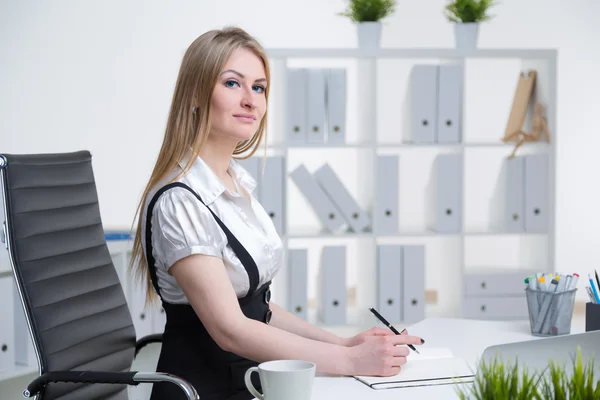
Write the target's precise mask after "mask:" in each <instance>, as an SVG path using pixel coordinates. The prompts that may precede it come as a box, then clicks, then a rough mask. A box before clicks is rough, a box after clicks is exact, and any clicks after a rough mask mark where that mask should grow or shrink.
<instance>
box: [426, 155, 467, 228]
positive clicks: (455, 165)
mask: <svg viewBox="0 0 600 400" xmlns="http://www.w3.org/2000/svg"><path fill="white" fill-rule="evenodd" d="M430 185H432V187H431V188H432V189H433V190H430V192H429V194H428V195H429V196H432V197H433V198H432V199H429V200H430V201H432V203H431V204H432V205H433V210H430V211H429V213H428V219H429V220H430V227H431V229H433V230H434V231H436V232H444V233H454V232H460V231H461V229H462V160H461V158H460V155H458V154H441V155H439V156H437V158H436V159H435V162H434V166H433V177H432V182H430Z"/></svg>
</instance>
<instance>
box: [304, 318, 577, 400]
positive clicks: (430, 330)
mask: <svg viewBox="0 0 600 400" xmlns="http://www.w3.org/2000/svg"><path fill="white" fill-rule="evenodd" d="M408 331H409V333H410V334H414V335H418V336H421V337H422V338H423V339H425V345H424V346H431V347H447V348H449V349H450V350H451V351H452V352H453V353H454V355H456V356H458V357H461V358H463V359H464V360H465V361H466V362H467V363H468V364H469V365H471V366H472V367H473V368H474V367H475V365H476V364H477V361H478V359H479V357H480V356H481V355H482V354H483V352H484V350H485V349H486V348H487V347H489V346H492V345H495V344H501V343H512V342H521V341H527V340H536V339H540V338H539V337H536V336H532V335H531V334H530V327H529V320H523V321H510V322H507V321H479V320H465V319H454V318H428V319H426V320H423V321H421V322H419V323H417V324H415V325H413V326H411V327H410V328H408ZM584 331H585V328H584V326H583V324H582V323H581V321H577V320H575V319H574V320H573V325H572V328H571V333H580V332H584ZM456 390H457V385H441V386H423V387H416V388H401V389H387V390H374V389H371V388H370V387H368V386H366V385H365V384H363V383H361V382H359V381H357V380H356V379H354V378H352V377H338V376H325V375H318V376H317V377H316V378H315V381H314V387H313V396H312V399H311V400H330V399H333V398H340V399H344V400H354V399H356V400H359V399H360V400H364V399H377V400H392V399H393V400H398V399H400V398H402V399H403V400H409V399H436V400H437V399H457V398H458V396H457V394H456Z"/></svg>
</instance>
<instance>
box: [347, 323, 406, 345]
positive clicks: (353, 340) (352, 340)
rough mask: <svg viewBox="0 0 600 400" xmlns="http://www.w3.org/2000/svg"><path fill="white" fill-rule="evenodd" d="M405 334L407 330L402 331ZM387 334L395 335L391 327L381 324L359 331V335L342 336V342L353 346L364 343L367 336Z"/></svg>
mask: <svg viewBox="0 0 600 400" xmlns="http://www.w3.org/2000/svg"><path fill="white" fill-rule="evenodd" d="M402 334H403V335H406V334H407V332H406V331H404V332H402ZM387 335H395V333H394V332H392V331H391V330H390V329H389V328H382V327H380V326H375V327H373V328H371V329H369V330H366V331H364V332H361V333H359V334H358V335H355V336H352V337H349V338H342V341H341V344H342V346H346V347H352V346H356V345H359V344H361V343H364V342H365V341H366V340H367V338H369V337H372V336H387Z"/></svg>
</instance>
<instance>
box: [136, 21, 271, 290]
mask: <svg viewBox="0 0 600 400" xmlns="http://www.w3.org/2000/svg"><path fill="white" fill-rule="evenodd" d="M239 48H245V49H248V50H250V51H252V52H253V53H254V54H256V56H258V57H259V58H260V59H261V60H262V62H263V65H264V69H265V75H266V76H265V78H266V79H267V85H266V88H265V91H264V94H265V97H266V100H267V103H268V98H269V87H270V85H269V83H270V81H271V76H270V69H269V61H268V56H267V54H266V52H265V50H264V48H263V47H262V46H261V45H260V44H259V43H258V41H257V40H256V39H254V38H253V37H252V36H250V35H249V34H248V33H247V32H246V31H244V30H243V29H240V28H237V27H226V28H224V29H222V30H211V31H208V32H206V33H204V34H202V35H201V36H199V37H198V38H197V39H196V40H194V41H193V42H192V44H191V45H190V46H189V47H188V49H187V50H186V52H185V54H184V56H183V60H182V62H181V67H180V69H179V74H178V77H177V82H176V85H175V92H174V93H173V99H172V102H171V108H170V110H169V117H168V120H167V126H166V129H165V135H164V138H163V143H162V146H161V148H160V152H159V154H158V158H157V160H156V163H155V165H154V169H153V170H152V175H151V176H150V179H149V181H148V183H147V184H146V187H145V189H144V192H143V194H142V198H141V200H140V203H139V205H138V207H137V210H136V217H137V229H136V232H135V237H134V240H133V250H132V255H131V262H130V268H131V269H132V272H133V275H134V276H135V277H136V278H137V279H139V280H140V281H141V282H142V283H144V282H145V285H146V301H147V302H153V301H154V300H157V299H158V296H157V294H156V293H155V291H154V288H153V285H152V279H151V277H150V272H149V269H148V262H147V259H146V255H145V254H144V250H143V247H142V241H143V240H145V238H144V237H142V232H143V230H142V228H143V227H142V218H141V217H142V215H143V213H144V212H145V211H146V210H144V207H145V204H146V201H147V199H148V195H149V193H150V191H151V190H152V189H153V188H154V187H155V186H156V185H158V184H159V182H161V181H163V180H164V179H165V178H166V177H167V175H169V174H170V173H171V172H172V171H173V170H174V169H175V168H176V166H177V164H178V163H179V162H180V161H181V160H183V159H184V157H185V156H186V155H187V154H188V152H190V149H191V157H189V158H188V161H187V163H186V165H185V167H184V168H183V170H182V171H181V172H180V173H179V174H177V176H175V177H174V178H173V179H172V180H171V182H172V181H176V180H177V179H178V178H179V177H180V176H181V175H183V174H184V173H186V172H187V171H188V170H189V169H190V167H191V166H192V164H193V162H194V160H196V158H197V157H198V155H199V154H200V151H201V150H202V147H203V146H204V144H205V143H206V139H207V137H208V135H209V133H210V129H211V126H210V120H211V109H210V105H211V100H212V95H213V90H214V87H215V85H216V83H217V79H218V77H219V75H220V74H221V72H222V70H223V68H224V66H225V63H226V62H227V60H228V59H229V57H230V56H231V54H232V53H233V52H234V51H235V50H236V49H239ZM266 128H267V113H266V112H265V114H264V116H263V119H262V121H261V122H260V125H259V127H258V130H257V131H256V133H255V134H254V135H253V136H252V138H250V139H249V140H245V141H243V142H240V143H238V145H237V146H236V148H235V150H234V153H233V154H234V156H238V155H241V154H244V153H247V154H246V155H244V156H240V157H235V158H238V159H245V158H248V157H250V156H252V155H253V154H254V153H255V152H256V150H257V149H258V146H259V145H260V142H261V140H262V138H263V135H265V136H266ZM265 151H266V147H265ZM134 224H135V222H134Z"/></svg>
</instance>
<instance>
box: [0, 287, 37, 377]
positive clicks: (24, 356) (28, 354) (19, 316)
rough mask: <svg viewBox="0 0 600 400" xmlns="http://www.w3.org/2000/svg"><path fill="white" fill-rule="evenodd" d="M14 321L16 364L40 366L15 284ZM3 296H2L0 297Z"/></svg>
mask: <svg viewBox="0 0 600 400" xmlns="http://www.w3.org/2000/svg"><path fill="white" fill-rule="evenodd" d="M12 286H13V288H12V290H13V292H12V293H13V313H14V314H13V321H14V329H13V332H14V335H15V336H14V342H15V345H14V349H15V364H19V365H24V366H29V367H36V366H37V365H38V361H37V356H36V355H35V349H34V348H33V340H32V338H31V334H30V333H29V327H28V326H27V319H26V317H25V310H24V309H23V305H22V304H21V298H20V296H19V292H18V289H17V285H16V284H15V283H14V282H13V285H12ZM0 296H1V295H0Z"/></svg>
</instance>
